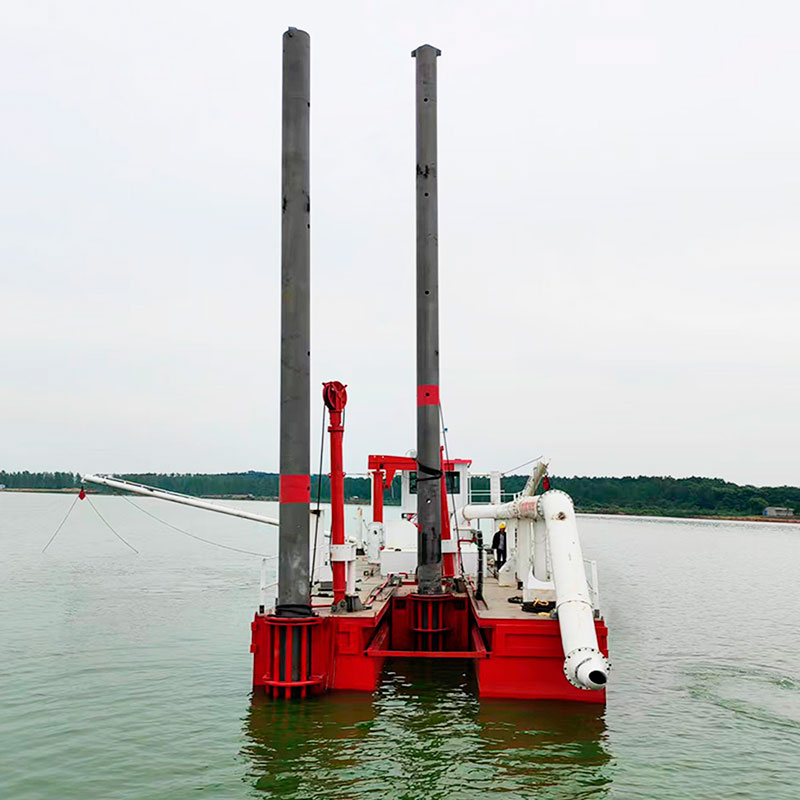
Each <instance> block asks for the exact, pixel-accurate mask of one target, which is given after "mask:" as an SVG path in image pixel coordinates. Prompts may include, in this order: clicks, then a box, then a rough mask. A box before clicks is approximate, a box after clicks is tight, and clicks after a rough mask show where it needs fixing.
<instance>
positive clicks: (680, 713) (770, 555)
mask: <svg viewBox="0 0 800 800" xmlns="http://www.w3.org/2000/svg"><path fill="white" fill-rule="evenodd" d="M71 502H72V498H70V497H64V496H58V495H21V494H7V493H2V492H0V557H1V558H2V560H1V561H0V664H1V665H2V666H1V667H0V670H1V671H0V796H1V797H3V798H5V797H8V798H53V797H57V798H59V799H64V800H68V799H71V798H191V797H219V798H246V797H255V798H259V797H260V798H325V799H330V800H334V799H338V798H353V800H360V799H361V798H398V799H400V798H409V800H412V799H414V800H415V799H416V798H423V799H424V800H433V799H434V798H451V797H452V798H482V797H485V796H487V795H490V796H503V797H507V798H565V799H566V798H593V797H598V798H648V799H649V798H726V799H727V798H765V797H769V798H778V799H779V800H782V799H783V798H786V800H789V799H790V798H791V800H795V798H797V797H800V772H799V770H800V767H799V766H798V765H799V764H800V682H798V678H797V674H796V663H797V661H798V656H800V633H798V629H797V619H798V617H799V616H800V592H798V591H797V589H796V586H795V584H796V572H797V566H798V564H800V528H799V527H795V526H791V525H764V524H761V525H759V524H735V523H695V522H686V521H647V520H637V519H606V518H582V519H581V520H580V529H581V535H582V539H583V542H584V549H585V551H586V555H587V556H588V557H592V558H596V559H597V560H598V561H599V564H600V578H601V592H602V604H603V606H604V610H605V614H606V617H607V620H608V623H609V627H610V630H611V635H610V646H611V656H612V661H613V664H614V667H613V671H612V674H611V683H610V686H609V690H608V705H607V707H606V708H605V709H603V708H599V709H598V708H596V707H583V706H581V707H578V706H575V705H569V704H560V703H525V702H514V701H479V700H478V699H477V697H476V695H475V691H474V685H473V678H472V674H471V671H470V670H471V667H470V665H469V664H467V663H461V662H449V663H438V662H416V663H415V662H409V661H405V660H397V661H394V662H390V663H388V664H387V668H386V670H385V671H384V676H383V681H382V684H381V686H380V688H379V690H378V691H377V692H376V694H375V695H374V696H371V695H357V694H337V695H329V696H327V697H324V698H319V699H315V700H312V701H308V702H305V703H291V704H287V703H273V702H267V701H261V700H259V699H258V698H252V697H251V694H250V687H249V681H250V655H249V653H248V645H249V623H250V619H251V617H252V613H253V609H254V607H255V604H256V587H257V583H258V569H259V564H258V559H255V558H252V557H248V556H246V555H242V554H237V553H232V552H229V551H222V550H214V549H211V548H209V547H208V546H207V545H203V544H201V543H198V542H196V541H192V540H189V539H187V538H184V537H181V536H180V535H178V534H176V533H175V532H174V531H171V530H170V529H168V528H164V527H163V526H160V525H159V524H158V523H157V522H155V521H154V520H152V519H150V518H148V517H145V516H144V515H142V514H140V513H139V512H138V511H137V510H136V509H134V508H133V507H131V506H130V505H129V504H127V503H125V502H124V501H123V500H121V499H120V498H112V497H107V498H100V499H98V500H96V501H95V502H96V503H97V506H98V508H99V509H100V510H101V511H102V512H103V514H104V516H106V517H107V518H108V519H109V521H111V522H112V524H113V525H114V527H115V528H116V529H117V530H118V531H119V532H120V533H121V534H122V535H123V536H124V537H125V538H126V539H127V540H128V541H130V542H131V543H132V544H133V545H134V546H135V547H136V548H137V549H138V550H139V551H140V553H139V555H135V554H134V553H132V552H130V551H129V550H127V549H126V548H125V547H124V546H123V545H122V544H121V543H120V542H119V541H118V540H116V539H115V538H114V537H113V536H112V534H111V533H110V532H109V531H108V530H107V529H105V528H104V526H103V525H102V523H101V522H100V521H99V520H98V518H97V517H96V516H95V515H94V514H93V512H92V511H91V510H90V509H89V508H88V507H87V506H86V505H85V504H81V505H79V506H77V507H76V510H75V512H74V514H73V515H72V517H71V518H70V520H69V521H68V522H67V524H66V525H65V526H64V528H63V529H62V531H61V533H60V534H59V536H58V538H57V539H56V541H55V542H54V543H53V545H52V547H51V548H50V550H48V552H47V553H46V554H45V555H42V554H41V553H40V550H41V548H42V546H43V545H44V543H45V542H46V541H47V539H48V537H49V535H50V534H51V533H52V531H53V530H54V528H55V526H56V525H57V524H58V522H59V520H60V519H61V517H62V516H63V514H64V513H65V511H66V509H67V507H68V506H69V504H70V503H71ZM143 505H145V507H146V508H148V510H151V511H154V512H156V513H158V514H159V515H160V516H162V517H163V518H164V519H167V520H168V521H170V522H171V523H173V524H176V525H178V526H182V527H185V528H187V529H188V530H190V531H192V532H194V533H197V534H199V535H202V536H206V537H208V538H212V539H216V540H220V541H224V542H227V543H228V544H231V545H233V546H237V547H241V548H244V549H253V550H259V551H263V552H265V553H270V552H274V548H275V543H274V534H273V533H270V532H269V530H268V529H264V528H261V527H259V526H258V525H256V524H254V523H247V522H244V521H241V520H234V519H228V518H221V517H218V516H214V515H210V514H204V513H203V512H200V511H195V510H191V509H185V508H181V507H177V506H176V507H164V506H160V505H159V504H158V503H155V502H151V501H143ZM251 505H254V506H258V507H267V508H269V506H268V504H251ZM270 510H271V509H270Z"/></svg>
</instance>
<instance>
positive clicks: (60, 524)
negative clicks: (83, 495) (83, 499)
mask: <svg viewBox="0 0 800 800" xmlns="http://www.w3.org/2000/svg"><path fill="white" fill-rule="evenodd" d="M78 500H80V495H75V499H74V500H73V501H72V505H71V506H70V507H69V511H67V513H66V514H65V515H64V519H62V520H61V522H60V523H59V524H58V527H57V528H56V529H55V532H54V533H53V535H52V536H51V537H50V539H49V540H48V542H47V544H46V545H45V546H44V547H43V548H42V552H43V553H44V551H45V550H47V548H48V547H50V545H51V544H53V539H55V538H56V536H58V532H59V531H60V530H61V528H62V527H63V526H64V523H65V522H66V521H67V518H68V517H69V515H70V514H71V513H72V509H73V508H75V503H77V502H78Z"/></svg>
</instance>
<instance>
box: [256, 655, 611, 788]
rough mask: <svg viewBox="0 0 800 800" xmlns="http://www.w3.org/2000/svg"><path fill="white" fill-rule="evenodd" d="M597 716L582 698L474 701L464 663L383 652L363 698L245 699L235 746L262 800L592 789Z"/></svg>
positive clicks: (598, 763) (599, 756)
mask: <svg viewBox="0 0 800 800" xmlns="http://www.w3.org/2000/svg"><path fill="white" fill-rule="evenodd" d="M603 714H604V709H603V708H602V707H600V708H598V707H597V706H595V705H594V704H587V705H577V704H571V703H556V702H538V703H532V702H523V701H499V700H494V701H491V700H490V701H487V700H484V701H480V702H479V701H478V699H477V694H476V692H475V686H474V679H473V675H472V666H471V664H469V663H468V662H461V661H437V660H433V659H431V660H420V661H411V660H404V659H395V660H393V661H391V662H389V663H387V666H386V668H385V669H384V674H383V680H382V682H381V685H380V687H379V689H378V691H377V692H376V694H375V695H374V696H373V695H369V694H350V693H335V694H331V695H327V696H325V697H321V698H317V699H313V700H310V701H305V702H299V703H286V702H275V701H271V700H267V699H264V698H262V697H260V696H255V697H254V698H253V700H252V703H251V706H250V708H249V711H248V714H247V718H246V721H245V735H246V739H247V744H246V745H245V747H244V748H243V755H244V756H245V758H246V761H247V763H248V771H247V781H248V782H249V783H251V785H252V786H254V787H255V788H256V789H257V790H258V793H259V794H260V795H261V796H265V797H275V798H278V797H280V798H289V797H296V798H326V799H327V798H331V797H337V798H364V797H379V796H380V797H386V798H393V799H394V798H396V799H397V800H406V799H407V800H416V799H417V798H425V800H436V799H438V798H456V797H457V798H478V797H483V796H485V795H487V794H490V795H491V794H495V795H497V794H502V795H503V796H504V797H508V798H526V799H527V798H531V797H536V798H583V797H603V796H605V795H606V793H607V790H608V788H609V786H610V783H611V778H610V771H611V767H612V765H611V763H610V755H609V753H608V747H607V743H606V737H605V724H604V721H603Z"/></svg>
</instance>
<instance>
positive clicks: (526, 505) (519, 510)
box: [463, 495, 541, 520]
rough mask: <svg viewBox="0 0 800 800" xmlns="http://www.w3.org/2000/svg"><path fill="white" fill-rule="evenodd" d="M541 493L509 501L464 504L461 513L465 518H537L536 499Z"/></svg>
mask: <svg viewBox="0 0 800 800" xmlns="http://www.w3.org/2000/svg"><path fill="white" fill-rule="evenodd" d="M540 496H541V495H534V496H533V497H518V498H517V499H516V500H512V501H511V502H510V503H501V504H500V505H488V504H486V503H470V505H467V506H464V510H463V514H464V518H465V519H467V520H473V519H537V518H538V517H539V511H538V505H537V503H538V500H539V497H540Z"/></svg>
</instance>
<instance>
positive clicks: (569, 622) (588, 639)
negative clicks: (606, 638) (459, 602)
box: [464, 489, 610, 690]
mask: <svg viewBox="0 0 800 800" xmlns="http://www.w3.org/2000/svg"><path fill="white" fill-rule="evenodd" d="M464 517H465V518H466V519H468V520H472V519H533V520H535V521H541V522H543V523H544V525H545V526H546V530H547V539H548V543H549V545H550V561H551V571H552V576H553V583H554V584H555V589H556V612H557V614H558V625H559V629H560V631H561V644H562V646H563V648H564V656H565V658H564V675H566V677H567V680H568V681H569V682H570V683H571V684H572V685H573V686H577V687H578V688H580V689H595V690H599V689H604V688H605V685H606V683H607V681H608V672H609V669H610V665H609V663H608V659H606V657H605V656H604V655H603V654H602V653H601V652H600V648H599V646H598V644H597V631H596V630H595V625H594V611H593V608H592V601H591V599H590V597H589V587H588V585H587V583H586V573H585V572H584V567H583V553H582V552H581V543H580V539H579V538H578V527H577V524H576V522H575V509H574V507H573V505H572V499H571V498H570V496H569V495H568V494H566V493H565V492H560V491H558V490H557V489H552V490H550V491H549V492H545V493H544V494H541V495H538V496H534V497H520V498H518V499H517V500H513V501H512V502H510V503H504V504H502V505H494V506H493V505H468V506H466V507H465V508H464Z"/></svg>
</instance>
